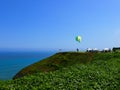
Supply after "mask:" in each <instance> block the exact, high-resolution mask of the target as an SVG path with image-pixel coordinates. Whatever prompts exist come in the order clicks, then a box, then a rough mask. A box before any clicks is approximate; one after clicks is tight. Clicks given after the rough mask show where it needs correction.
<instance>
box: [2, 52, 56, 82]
mask: <svg viewBox="0 0 120 90" xmlns="http://www.w3.org/2000/svg"><path fill="white" fill-rule="evenodd" d="M55 53H56V52H55V51H41V52H0V80H11V79H12V78H13V76H15V74H16V73H18V72H19V71H20V70H21V69H23V68H25V67H27V66H28V65H31V64H33V63H35V62H38V61H40V60H42V59H44V58H47V57H49V56H52V55H53V54H55Z"/></svg>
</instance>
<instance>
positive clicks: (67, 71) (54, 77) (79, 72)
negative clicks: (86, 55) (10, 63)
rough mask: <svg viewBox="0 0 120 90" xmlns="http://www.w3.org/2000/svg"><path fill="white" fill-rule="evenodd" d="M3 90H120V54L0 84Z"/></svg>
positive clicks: (105, 54)
mask: <svg viewBox="0 0 120 90" xmlns="http://www.w3.org/2000/svg"><path fill="white" fill-rule="evenodd" d="M0 89H1V90H120V53H94V56H93V60H92V61H91V63H88V64H79V63H78V64H73V65H71V66H69V67H66V68H61V69H59V70H56V71H54V72H48V73H44V72H38V73H34V74H32V75H29V76H24V77H22V78H19V79H15V80H9V81H0Z"/></svg>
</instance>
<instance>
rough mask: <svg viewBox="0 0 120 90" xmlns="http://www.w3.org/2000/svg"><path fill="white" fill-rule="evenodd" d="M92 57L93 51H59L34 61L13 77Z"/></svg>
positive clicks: (59, 66)
mask: <svg viewBox="0 0 120 90" xmlns="http://www.w3.org/2000/svg"><path fill="white" fill-rule="evenodd" d="M92 58H93V53H78V52H61V53H56V54H55V55H53V56H51V57H49V58H46V59H44V60H42V61H39V62H37V63H34V64H32V65H30V66H28V67H26V68H24V69H22V70H21V71H20V72H18V73H17V74H16V75H15V77H14V78H13V79H16V78H20V77H23V76H26V75H30V74H33V73H37V72H50V71H55V70H59V69H61V68H64V67H68V66H71V65H74V64H80V63H84V64H85V63H89V62H90V61H91V60H92Z"/></svg>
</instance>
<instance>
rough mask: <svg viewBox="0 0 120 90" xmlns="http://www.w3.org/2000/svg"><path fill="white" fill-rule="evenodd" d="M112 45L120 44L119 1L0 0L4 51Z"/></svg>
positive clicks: (70, 48)
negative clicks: (76, 39)
mask: <svg viewBox="0 0 120 90" xmlns="http://www.w3.org/2000/svg"><path fill="white" fill-rule="evenodd" d="M77 35H81V36H82V42H81V43H78V42H76V41H75V37H76V36H77ZM113 46H120V0H0V49H1V50H2V49H30V50H33V49H34V50H48V49H54V50H57V49H59V48H61V49H68V50H72V49H76V48H80V49H81V48H82V49H86V48H88V47H90V48H99V49H102V48H106V47H110V48H112V47H113Z"/></svg>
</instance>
